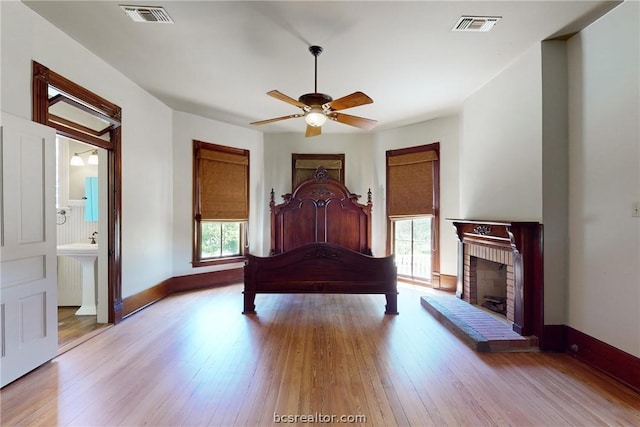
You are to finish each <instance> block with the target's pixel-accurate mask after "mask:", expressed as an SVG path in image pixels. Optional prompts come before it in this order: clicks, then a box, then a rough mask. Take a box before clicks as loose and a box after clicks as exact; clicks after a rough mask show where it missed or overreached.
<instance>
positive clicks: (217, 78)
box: [25, 0, 619, 133]
mask: <svg viewBox="0 0 640 427" xmlns="http://www.w3.org/2000/svg"><path fill="white" fill-rule="evenodd" d="M25 4H27V5H28V6H29V7H30V8H31V9H33V10H34V11H35V12H37V13H38V14H40V15H42V16H43V17H44V18H46V19H47V20H49V21H50V22H51V23H53V24H54V25H55V26H56V27H58V28H60V29H61V30H62V31H64V32H65V33H67V34H68V35H69V36H71V37H72V38H74V39H75V40H77V41H78V42H80V43H81V44H83V45H84V46H85V47H87V48H88V49H89V50H91V51H92V52H94V53H95V54H96V55H98V56H100V57H101V58H103V59H104V60H105V61H106V62H108V63H109V64H111V65H112V66H113V67H114V68H116V69H118V70H119V71H120V72H122V73H123V74H125V75H126V76H128V77H129V78H130V79H131V80H133V81H134V82H136V83H138V84H139V85H140V86H141V87H143V88H144V89H146V90H147V91H149V92H150V93H152V94H153V95H154V96H156V97H157V98H159V99H160V100H162V101H163V102H164V103H166V104H167V105H168V106H170V107H171V108H173V109H175V110H180V111H185V112H189V113H193V114H197V115H200V116H203V117H209V118H213V119H216V120H221V121H225V122H229V123H233V124H237V125H241V126H245V127H252V126H251V125H249V123H250V122H252V121H256V120H263V119H269V118H272V117H279V116H284V115H288V114H294V113H298V112H300V110H299V109H298V108H297V107H295V106H293V105H289V104H287V103H285V102H282V101H279V100H277V99H275V98H272V97H269V96H267V95H266V92H267V91H270V90H272V89H277V90H279V91H280V92H283V93H284V94H286V95H289V96H290V97H292V98H296V99H297V98H298V97H299V96H300V95H302V94H304V93H309V92H313V91H314V58H313V56H312V55H311V53H309V51H308V47H309V46H310V45H320V46H322V47H323V48H324V52H323V53H322V54H321V55H320V56H319V58H318V92H322V93H326V94H329V95H331V96H332V97H333V98H334V99H337V98H339V97H342V96H344V95H347V94H350V93H352V92H355V91H362V92H364V93H366V94H367V95H369V96H370V97H371V98H373V100H374V103H373V104H369V105H364V106H360V107H356V108H353V109H349V110H346V111H345V113H348V114H353V115H356V116H362V117H367V118H371V119H375V120H378V126H377V127H376V128H374V130H373V131H375V130H380V129H388V128H393V127H397V126H402V125H407V124H411V123H416V122H420V121H424V120H428V119H432V118H435V117H438V116H442V115H446V114H449V113H451V112H452V111H456V110H458V109H459V108H460V106H461V103H462V102H463V101H464V99H465V98H466V97H468V96H469V95H470V94H471V93H473V92H474V91H475V90H477V89H478V88H480V87H481V86H482V85H483V84H484V83H486V82H487V81H488V80H490V79H491V78H492V77H493V76H495V75H496V74H498V73H499V72H500V71H501V70H502V69H504V68H505V67H506V66H507V65H508V64H509V63H511V62H512V61H514V60H515V59H516V58H517V57H518V56H519V55H521V54H522V53H524V52H525V51H526V50H527V49H529V48H531V47H532V46H534V45H535V44H536V43H538V42H540V41H541V40H544V39H547V38H550V37H557V36H563V35H566V34H570V33H572V32H576V31H578V30H579V29H581V28H583V27H584V26H586V25H588V24H589V23H590V22H592V21H593V20H595V19H597V18H598V17H599V16H601V15H602V14H604V13H606V11H608V10H610V9H611V8H613V7H615V6H616V5H617V4H619V2H615V1H593V0H588V1H573V0H571V1H558V0H557V1H531V2H530V1H494V2H485V1H469V2H459V1H440V2H435V1H412V2H404V1H402V2H400V1H368V2H352V1H328V2H315V1H281V2H268V1H255V2H248V1H226V2H222V1H208V2H207V1H155V0H153V1H146V0H139V1H138V0H131V1H129V0H123V1H120V2H112V1H25ZM119 4H129V5H131V4H134V5H147V6H163V7H164V8H165V9H166V11H167V12H168V13H169V15H170V16H171V17H172V18H173V20H174V21H175V23H174V24H151V23H135V22H133V21H131V20H130V19H129V18H128V17H127V16H126V15H125V14H124V12H123V11H122V9H121V8H120V7H119ZM461 15H478V16H488V15H489V16H493V15H497V16H502V20H500V22H498V24H497V25H496V26H495V27H494V28H493V30H492V31H491V32H488V33H477V32H476V33H470V32H452V31H451V28H452V27H453V26H454V24H455V23H456V21H457V20H458V18H459V17H460V16H461ZM253 127H254V128H256V129H259V130H261V131H264V132H304V129H305V124H304V121H303V119H301V118H296V119H290V120H285V121H281V122H277V123H272V124H268V125H263V126H260V127H255V126H253ZM332 132H337V133H344V132H366V131H363V130H359V129H357V128H353V127H351V126H347V125H344V124H340V123H334V122H328V123H327V124H326V125H324V126H323V133H332Z"/></svg>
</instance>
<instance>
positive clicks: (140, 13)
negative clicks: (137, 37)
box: [120, 5, 173, 24]
mask: <svg viewBox="0 0 640 427" xmlns="http://www.w3.org/2000/svg"><path fill="white" fill-rule="evenodd" d="M120 7H121V8H122V10H124V12H125V13H126V14H127V16H128V17H129V18H131V20H133V21H134V22H154V23H156V24H173V19H171V17H170V16H169V14H168V13H167V11H166V10H164V9H163V8H161V7H152V6H125V5H120Z"/></svg>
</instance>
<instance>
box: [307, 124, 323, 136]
mask: <svg viewBox="0 0 640 427" xmlns="http://www.w3.org/2000/svg"><path fill="white" fill-rule="evenodd" d="M321 133H322V128H321V127H320V126H310V125H307V132H306V133H305V134H304V136H306V137H310V136H318V135H320V134H321Z"/></svg>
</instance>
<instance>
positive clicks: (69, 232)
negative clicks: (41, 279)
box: [56, 135, 109, 351]
mask: <svg viewBox="0 0 640 427" xmlns="http://www.w3.org/2000/svg"><path fill="white" fill-rule="evenodd" d="M106 158H107V153H106V150H104V149H103V148H100V147H96V146H94V145H91V144H86V143H83V142H81V141H78V140H75V139H72V138H67V137H64V136H62V135H56V245H57V248H58V249H59V250H58V256H57V265H58V272H57V279H58V286H57V290H58V298H57V300H58V348H59V350H61V351H62V350H63V349H66V348H70V347H73V346H74V345H77V343H79V342H82V341H84V340H85V339H86V338H88V337H87V334H92V333H93V332H94V331H97V330H100V329H102V328H104V327H105V326H107V324H108V319H109V315H108V304H107V300H108V298H107V292H108V289H107V283H108V277H107V271H108V268H107V267H108V266H107V259H108V257H107V251H106V246H105V245H104V244H103V243H104V242H103V238H102V237H103V236H106V235H107V234H108V231H107V221H106V218H107V204H106V202H105V200H106V193H107V190H106V183H107V176H106V175H107V168H106V165H105V162H106ZM100 160H102V161H100ZM74 245H86V247H84V250H86V253H82V254H78V255H77V256H74V255H69V254H66V255H65V253H66V252H67V251H68V250H69V248H73V247H74Z"/></svg>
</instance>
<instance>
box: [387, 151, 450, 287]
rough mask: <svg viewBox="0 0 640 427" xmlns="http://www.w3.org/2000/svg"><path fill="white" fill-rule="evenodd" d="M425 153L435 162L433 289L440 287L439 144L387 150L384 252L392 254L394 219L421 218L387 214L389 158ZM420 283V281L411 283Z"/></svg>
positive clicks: (432, 233)
mask: <svg viewBox="0 0 640 427" xmlns="http://www.w3.org/2000/svg"><path fill="white" fill-rule="evenodd" d="M427 151H433V152H434V153H435V155H436V160H433V165H432V172H433V180H432V184H433V194H432V195H433V210H432V212H431V214H430V215H431V216H432V220H431V239H432V242H431V244H432V245H431V253H432V257H431V281H430V282H427V283H429V285H430V286H431V287H433V288H439V287H440V250H439V243H440V242H439V238H440V143H439V142H434V143H431V144H426V145H419V146H414V147H407V148H400V149H395V150H388V151H387V152H386V164H385V171H386V192H387V206H386V208H387V212H386V214H385V215H386V219H387V239H386V240H387V241H386V250H387V255H390V254H392V253H393V240H394V238H395V232H394V229H393V225H394V224H393V222H394V220H395V219H403V218H405V219H406V218H410V217H416V216H421V215H419V214H417V213H415V214H411V215H404V216H393V215H390V214H389V204H388V200H389V191H390V188H389V157H394V156H402V155H405V154H413V153H424V152H427ZM413 282H416V283H420V281H415V280H414V281H413Z"/></svg>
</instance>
